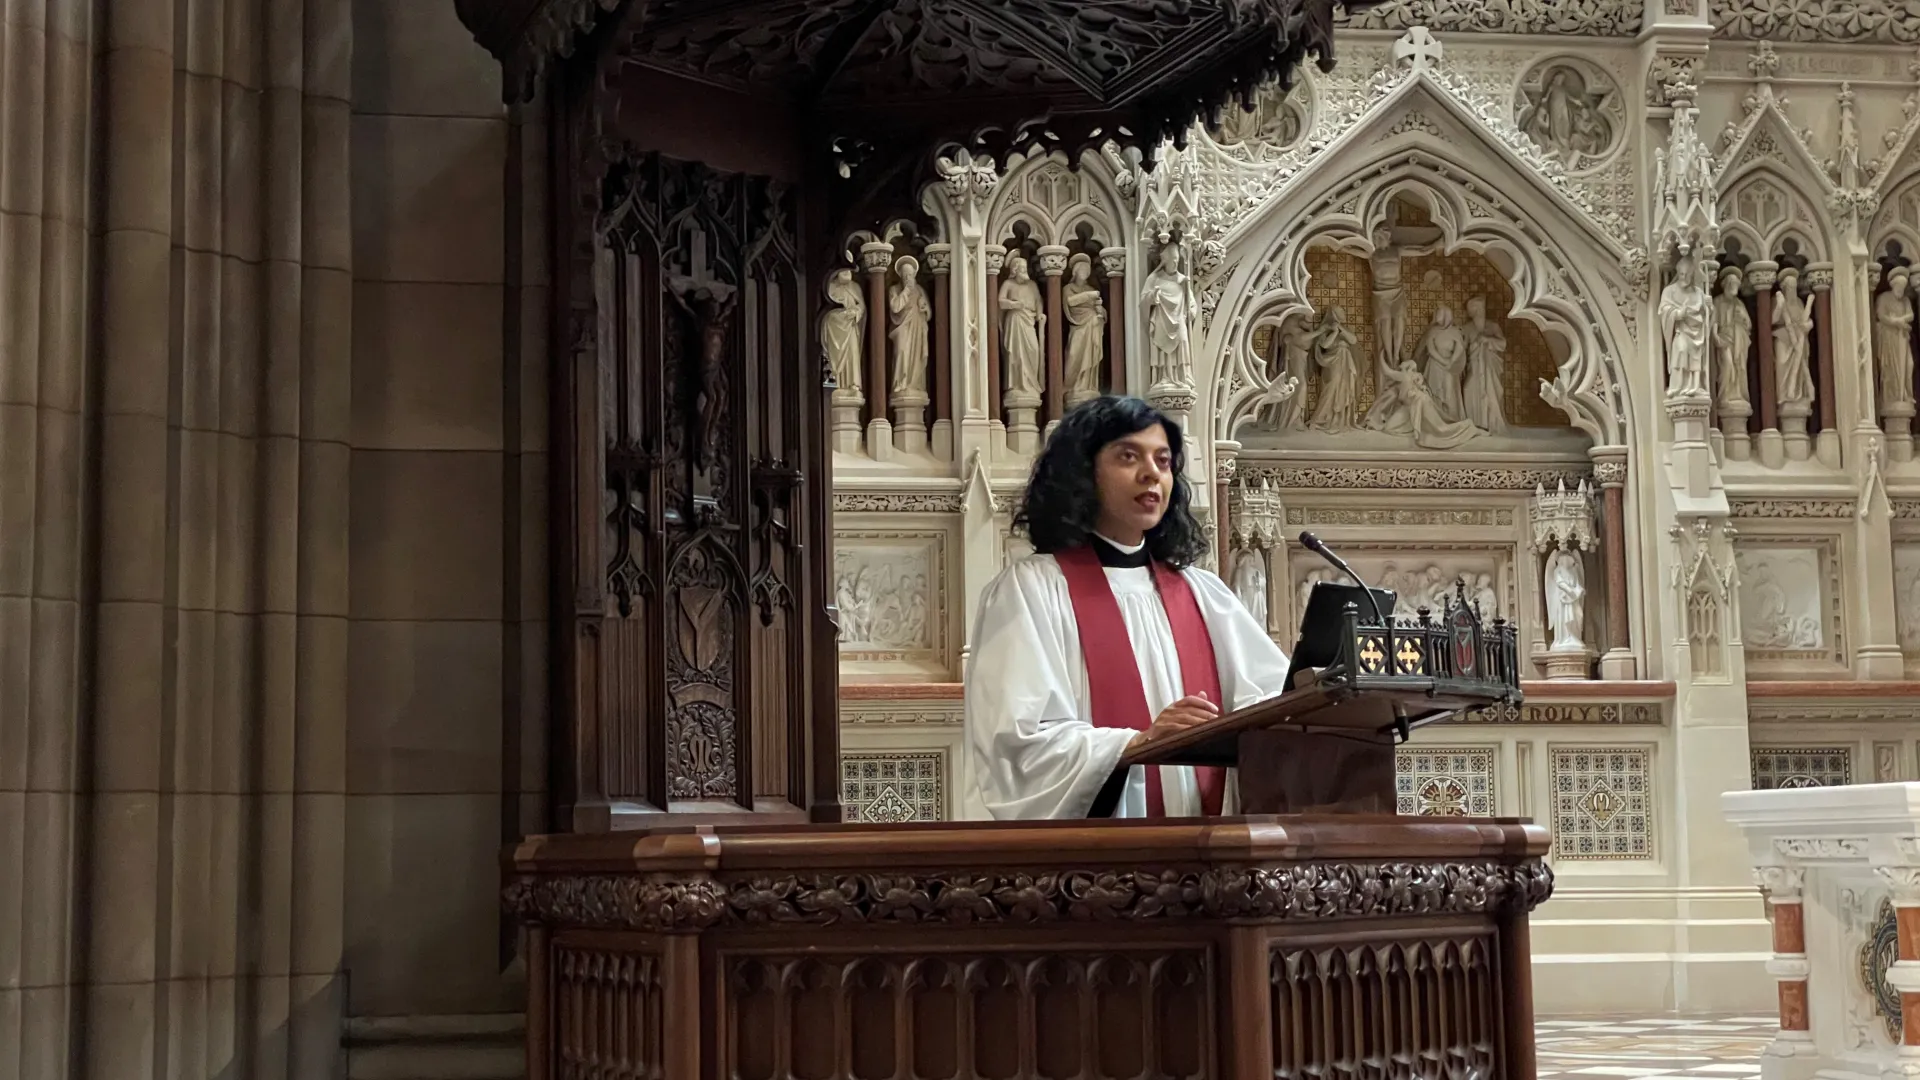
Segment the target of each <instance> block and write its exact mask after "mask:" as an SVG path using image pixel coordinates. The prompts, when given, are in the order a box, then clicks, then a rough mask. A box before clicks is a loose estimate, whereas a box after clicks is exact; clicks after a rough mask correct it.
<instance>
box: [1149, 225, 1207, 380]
mask: <svg viewBox="0 0 1920 1080" xmlns="http://www.w3.org/2000/svg"><path fill="white" fill-rule="evenodd" d="M1140 305H1141V307H1142V308H1143V309H1145V311H1146V315H1147V346H1148V354H1149V360H1148V373H1149V378H1150V380H1151V382H1152V384H1153V385H1154V386H1166V387H1181V388H1191V387H1192V386H1193V340H1192V327H1191V325H1189V324H1190V320H1191V319H1192V317H1193V310H1194V308H1195V307H1196V306H1197V305H1196V303H1195V300H1194V295H1193V280H1192V279H1191V278H1189V277H1188V276H1187V275H1186V274H1185V273H1184V272H1182V271H1181V269H1180V245H1179V244H1177V243H1168V244H1165V245H1164V246H1162V247H1161V248H1160V261H1159V264H1158V265H1157V266H1155V267H1154V268H1153V273H1151V274H1148V275H1147V280H1146V282H1145V283H1144V285H1143V287H1142V288H1141V290H1140Z"/></svg>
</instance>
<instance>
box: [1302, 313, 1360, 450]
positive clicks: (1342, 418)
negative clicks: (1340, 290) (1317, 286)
mask: <svg viewBox="0 0 1920 1080" xmlns="http://www.w3.org/2000/svg"><path fill="white" fill-rule="evenodd" d="M1359 341H1360V339H1359V338H1358V337H1356V336H1355V335H1354V332H1353V331H1352V330H1349V329H1348V328H1347V313H1346V311H1345V310H1343V309H1341V308H1340V307H1338V306H1337V305H1336V306H1334V307H1330V308H1328V309H1327V313H1326V314H1325V315H1324V316H1322V317H1321V319H1320V325H1319V327H1318V328H1316V329H1315V330H1314V332H1313V363H1314V366H1315V367H1317V368H1319V370H1320V401H1319V403H1318V404H1316V405H1315V406H1314V408H1313V419H1312V420H1310V421H1309V422H1308V423H1309V424H1310V425H1311V426H1312V427H1314V428H1315V429H1317V430H1320V431H1346V430H1348V429H1350V428H1352V427H1353V414H1354V409H1355V407H1356V405H1357V403H1358V401H1359V389H1360V388H1359V383H1360V362H1359V360H1358V359H1357V358H1356V357H1355V356H1354V355H1353V348H1354V346H1355V345H1357V344H1358V343H1359Z"/></svg>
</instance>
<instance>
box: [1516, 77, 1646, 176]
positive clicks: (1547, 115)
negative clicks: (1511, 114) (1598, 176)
mask: <svg viewBox="0 0 1920 1080" xmlns="http://www.w3.org/2000/svg"><path fill="white" fill-rule="evenodd" d="M1619 97H1620V94H1619V91H1618V88H1617V87H1616V86H1615V85H1614V82H1613V79H1612V78H1611V77H1610V76H1608V75H1607V74H1606V72H1605V71H1603V70H1601V69H1600V68H1599V66H1598V65H1595V64H1592V63H1590V62H1587V61H1584V60H1579V59H1576V58H1573V57H1561V58H1556V59H1554V60H1551V61H1548V62H1547V63H1545V64H1543V65H1542V66H1540V67H1539V68H1537V69H1535V71H1534V72H1532V73H1531V74H1530V75H1529V76H1528V77H1527V78H1526V79H1525V80H1523V81H1522V82H1521V84H1520V90H1519V100H1518V101H1517V102H1516V109H1515V115H1516V123H1517V125H1518V126H1519V128H1520V130H1521V131H1523V132H1525V133H1526V135H1527V137H1528V138H1530V139H1532V140H1533V141H1534V143H1535V144H1536V145H1538V146H1539V147H1540V148H1541V149H1542V150H1545V151H1546V152H1547V153H1549V154H1552V155H1553V156H1554V157H1556V158H1558V159H1559V160H1560V163H1561V164H1562V165H1564V166H1566V168H1567V170H1568V171H1569V172H1574V171H1579V170H1580V169H1583V168H1587V167H1590V166H1592V165H1594V164H1597V163H1598V162H1599V161H1600V160H1601V159H1603V158H1605V157H1606V156H1607V155H1608V154H1610V153H1611V152H1612V151H1613V149H1614V147H1615V145H1617V143H1618V142H1619V135H1620V132H1621V130H1622V127H1623V125H1622V123H1621V121H1622V120H1623V119H1624V115H1623V108H1622V106H1621V105H1620V103H1619V101H1618V99H1619Z"/></svg>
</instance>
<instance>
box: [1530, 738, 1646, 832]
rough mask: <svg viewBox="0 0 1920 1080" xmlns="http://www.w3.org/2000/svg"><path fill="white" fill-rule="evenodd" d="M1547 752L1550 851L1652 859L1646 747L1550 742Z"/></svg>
mask: <svg viewBox="0 0 1920 1080" xmlns="http://www.w3.org/2000/svg"><path fill="white" fill-rule="evenodd" d="M1551 752H1552V754H1553V758H1552V782H1553V851H1554V856H1555V857H1556V858H1559V859H1563V860H1599V859H1612V860H1648V859H1652V858H1653V751H1652V749H1651V748H1649V747H1644V746H1640V747H1630V746H1595V747H1554V748H1553V749H1552V751H1551Z"/></svg>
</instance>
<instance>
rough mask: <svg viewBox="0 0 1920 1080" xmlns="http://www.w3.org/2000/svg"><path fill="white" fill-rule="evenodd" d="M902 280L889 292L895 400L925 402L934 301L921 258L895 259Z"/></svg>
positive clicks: (888, 304) (903, 257) (906, 402)
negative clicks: (925, 285)
mask: <svg viewBox="0 0 1920 1080" xmlns="http://www.w3.org/2000/svg"><path fill="white" fill-rule="evenodd" d="M893 269H894V273H895V274H897V275H899V280H898V281H897V282H896V283H895V284H894V286H893V288H892V289H891V290H889V291H888V294H887V312H888V315H889V318H890V321H891V322H892V324H893V325H892V329H891V330H889V331H888V336H889V337H890V338H891V339H892V340H893V385H892V392H893V396H894V400H895V401H897V402H899V403H901V404H905V405H924V404H925V403H926V400H927V327H928V326H929V325H930V324H931V323H932V321H933V301H932V300H930V299H928V297H927V290H926V289H924V288H922V287H921V285H920V279H919V273H920V261H919V260H918V259H915V258H914V257H913V256H911V255H902V256H901V257H900V258H898V259H896V260H894V263H893Z"/></svg>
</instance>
